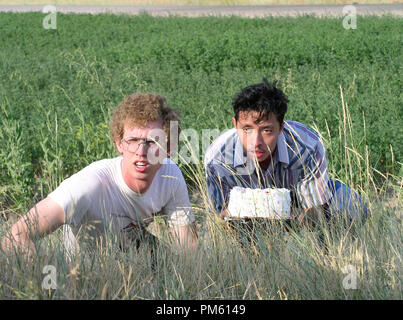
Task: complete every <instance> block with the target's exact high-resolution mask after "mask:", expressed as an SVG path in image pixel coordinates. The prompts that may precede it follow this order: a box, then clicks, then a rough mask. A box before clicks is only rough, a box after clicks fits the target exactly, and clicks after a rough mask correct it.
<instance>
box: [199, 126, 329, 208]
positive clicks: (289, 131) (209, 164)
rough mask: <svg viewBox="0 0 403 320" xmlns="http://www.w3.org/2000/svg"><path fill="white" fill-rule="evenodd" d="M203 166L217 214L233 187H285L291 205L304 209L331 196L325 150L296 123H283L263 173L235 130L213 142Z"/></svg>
mask: <svg viewBox="0 0 403 320" xmlns="http://www.w3.org/2000/svg"><path fill="white" fill-rule="evenodd" d="M204 166H205V171H206V181H207V189H208V194H209V197H210V199H211V201H212V203H213V206H214V208H215V210H216V212H217V213H220V212H221V211H223V210H224V209H226V208H227V206H228V200H229V194H230V191H231V189H232V188H233V187H234V186H240V187H244V188H253V189H255V188H262V189H265V188H269V187H272V188H287V189H289V190H290V191H291V198H292V203H293V206H296V207H302V208H304V209H309V208H312V207H316V206H320V205H323V204H326V203H327V202H328V201H329V199H330V198H331V196H332V194H331V191H330V189H329V187H328V182H329V176H328V160H327V152H326V148H325V146H324V144H323V142H322V141H321V139H320V137H319V135H318V134H317V133H316V132H315V131H313V130H311V129H310V128H308V127H306V126H305V125H303V124H301V123H299V122H296V121H285V125H284V129H283V131H282V132H281V133H280V135H279V137H278V139H277V147H276V149H275V150H274V152H273V155H272V159H271V163H270V165H269V167H268V168H267V170H265V171H264V170H262V169H261V168H260V167H259V166H258V165H257V164H255V163H254V162H253V159H251V158H250V157H247V154H246V153H245V151H244V150H243V147H242V143H241V141H240V139H239V136H238V133H237V131H236V129H235V128H233V129H230V130H228V131H226V132H225V133H223V134H222V135H221V136H219V137H218V138H217V139H216V140H214V141H213V143H212V144H211V145H210V147H209V148H208V149H207V151H206V154H205V157H204Z"/></svg>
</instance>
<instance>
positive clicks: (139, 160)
mask: <svg viewBox="0 0 403 320" xmlns="http://www.w3.org/2000/svg"><path fill="white" fill-rule="evenodd" d="M164 139H165V133H164V131H163V129H162V121H150V122H148V123H147V124H146V126H144V127H139V126H129V125H127V124H126V125H125V126H124V132H123V139H122V140H120V141H119V140H116V141H115V144H116V147H117V149H118V151H119V152H120V154H122V156H123V160H122V175H123V179H124V180H125V182H126V184H127V185H128V186H129V187H130V188H131V189H132V190H133V191H135V192H140V193H142V192H145V191H146V190H147V189H148V187H149V186H150V185H151V183H152V180H153V179H154V176H155V174H156V173H157V171H158V170H159V169H160V167H161V165H162V160H163V159H164V158H166V156H167V152H166V145H164V144H163V143H162V141H164ZM154 140H159V142H160V143H161V144H160V143H153V141H154Z"/></svg>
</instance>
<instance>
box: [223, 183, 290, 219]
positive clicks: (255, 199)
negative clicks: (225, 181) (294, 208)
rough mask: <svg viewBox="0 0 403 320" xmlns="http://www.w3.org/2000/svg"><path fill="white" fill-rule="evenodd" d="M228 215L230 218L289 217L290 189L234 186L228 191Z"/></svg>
mask: <svg viewBox="0 0 403 320" xmlns="http://www.w3.org/2000/svg"><path fill="white" fill-rule="evenodd" d="M228 216H229V217H232V218H269V219H290V217H291V196H290V190H288V189H285V188H268V189H250V188H242V187H234V188H232V189H231V193H230V199H229V204H228Z"/></svg>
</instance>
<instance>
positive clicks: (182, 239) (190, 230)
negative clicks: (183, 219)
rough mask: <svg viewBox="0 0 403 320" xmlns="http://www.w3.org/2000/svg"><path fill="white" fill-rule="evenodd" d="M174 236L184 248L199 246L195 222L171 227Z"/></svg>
mask: <svg viewBox="0 0 403 320" xmlns="http://www.w3.org/2000/svg"><path fill="white" fill-rule="evenodd" d="M169 230H170V232H171V234H172V237H173V238H174V239H175V240H176V242H177V244H179V245H180V246H181V247H182V248H185V249H187V248H191V249H195V248H196V247H197V241H198V240H197V233H196V225H195V223H194V222H193V223H192V224H190V225H186V226H181V227H170V228H169Z"/></svg>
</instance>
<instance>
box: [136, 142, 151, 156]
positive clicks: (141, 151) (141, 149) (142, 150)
mask: <svg viewBox="0 0 403 320" xmlns="http://www.w3.org/2000/svg"><path fill="white" fill-rule="evenodd" d="M147 150H148V148H147V146H146V144H145V143H144V142H142V143H140V144H139V146H138V148H137V151H136V154H137V155H139V156H144V155H147Z"/></svg>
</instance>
